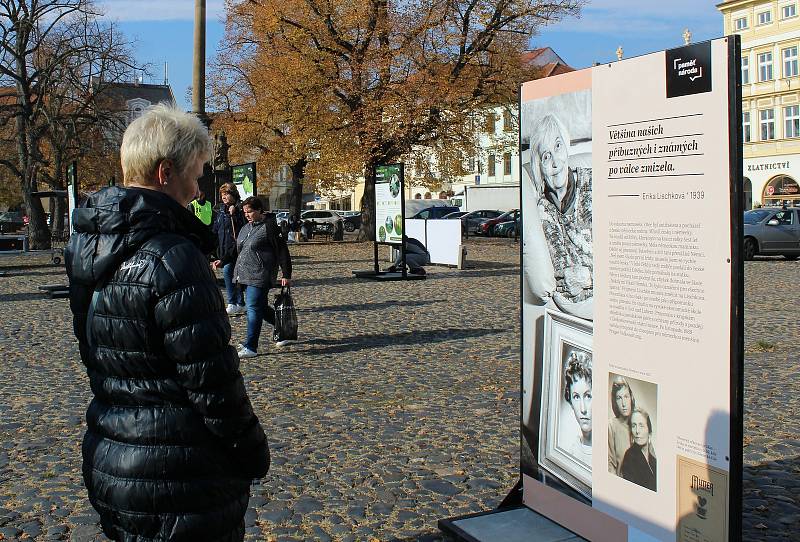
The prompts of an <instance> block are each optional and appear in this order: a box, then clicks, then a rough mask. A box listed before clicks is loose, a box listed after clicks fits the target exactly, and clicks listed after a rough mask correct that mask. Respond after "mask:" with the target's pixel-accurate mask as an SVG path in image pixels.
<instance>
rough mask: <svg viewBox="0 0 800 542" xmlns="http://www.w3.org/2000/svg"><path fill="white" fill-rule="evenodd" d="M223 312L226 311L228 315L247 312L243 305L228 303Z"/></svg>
mask: <svg viewBox="0 0 800 542" xmlns="http://www.w3.org/2000/svg"><path fill="white" fill-rule="evenodd" d="M225 312H227V313H228V314H229V315H230V316H236V315H238V314H244V313H245V312H247V309H246V308H245V306H244V305H233V304H230V303H229V304H228V307H227V308H226V309H225Z"/></svg>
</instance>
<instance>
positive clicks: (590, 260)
mask: <svg viewBox="0 0 800 542" xmlns="http://www.w3.org/2000/svg"><path fill="white" fill-rule="evenodd" d="M739 76H740V43H739V37H738V36H731V37H727V38H720V39H716V40H712V41H707V42H702V43H696V44H691V45H687V46H685V47H680V48H676V49H671V50H668V51H661V52H658V53H653V54H649V55H644V56H640V57H635V58H631V59H626V60H622V61H619V62H615V63H611V64H603V65H597V66H594V67H592V68H588V69H585V70H580V71H575V72H570V73H567V74H563V75H559V76H554V77H548V78H545V79H540V80H535V81H531V82H528V83H525V84H523V85H522V88H521V90H520V109H519V111H520V160H521V170H522V182H521V192H522V193H521V200H522V205H521V207H522V214H523V227H522V230H523V231H522V247H521V263H522V270H521V274H522V276H521V286H520V289H521V307H522V319H521V321H522V324H521V326H522V329H521V365H522V367H521V393H522V396H521V433H522V438H521V439H520V441H521V450H520V470H521V482H522V492H521V501H522V504H523V505H524V506H525V507H527V509H528V510H529V511H532V512H531V513H532V514H533V513H534V512H535V515H536V516H537V517H543V518H547V519H548V520H551V521H552V522H555V523H557V524H558V525H560V526H561V527H564V528H566V529H568V530H569V531H570V532H571V533H573V534H574V535H575V536H576V537H580V538H582V539H586V540H590V541H595V542H606V541H607V542H611V541H615V542H618V541H629V542H632V541H667V542H673V541H677V542H722V541H727V540H741V498H742V416H743V406H742V405H743V397H742V395H743V379H742V373H743V358H744V354H743V343H742V337H743V266H742V253H741V245H742V218H743V212H742V211H743V207H742V195H741V186H742V156H741V149H742V134H741V103H742V102H741V88H740V86H739V81H740V77H739ZM512 495H519V493H515V492H514V491H512V493H511V494H510V495H509V497H511V496H512ZM509 500H510V501H513V500H514V499H508V498H507V501H506V502H508V501H509ZM508 510H509V509H502V508H501V509H499V510H498V511H497V512H496V514H497V515H501V514H504V513H508ZM515 514H516V515H515V516H514V517H515V518H516V517H517V516H519V515H520V512H518V511H517V512H515ZM489 516H491V514H490V515H489ZM508 517H511V516H508ZM480 519H481V518H480V517H476V518H471V520H472V522H473V523H474V524H477V523H476V520H480ZM461 520H463V518H460V519H459V518H456V519H451V520H444V521H443V522H440V525H442V528H443V529H444V530H450V531H451V532H454V533H455V534H457V535H458V536H459V537H461V538H462V539H465V540H483V538H479V537H478V536H476V535H475V534H474V533H477V532H480V531H481V529H480V528H477V527H474V526H473V527H472V532H473V534H465V533H464V531H465V530H466V529H465V528H463V527H462V528H459V527H458V523H459V521H461ZM537 521H538V520H537ZM506 522H507V523H508V520H506ZM513 523H514V524H515V525H516V528H517V529H518V528H519V525H520V522H519V521H517V520H516V519H515V520H514V522H513ZM534 523H535V522H534ZM509 524H510V523H509ZM507 534H508V536H505V537H504V538H505V539H507V540H509V541H511V540H536V541H538V540H545V538H541V537H538V535H537V534H536V533H535V532H533V531H532V532H530V533H529V535H528V537H527V538H525V537H516V535H514V536H512V535H511V531H510V530H509V531H508V533H507ZM487 540H488V539H487ZM548 540H549V539H548Z"/></svg>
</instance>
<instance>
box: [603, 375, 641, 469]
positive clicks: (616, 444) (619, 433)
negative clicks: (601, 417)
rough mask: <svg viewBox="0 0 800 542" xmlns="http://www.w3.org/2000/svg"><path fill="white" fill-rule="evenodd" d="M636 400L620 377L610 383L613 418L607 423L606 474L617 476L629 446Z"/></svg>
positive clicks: (626, 382) (629, 387)
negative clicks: (632, 414)
mask: <svg viewBox="0 0 800 542" xmlns="http://www.w3.org/2000/svg"><path fill="white" fill-rule="evenodd" d="M635 408H636V400H635V399H634V397H633V391H632V390H631V386H630V384H628V381H627V380H626V379H625V377H622V376H616V377H614V380H613V381H612V382H611V410H612V411H613V412H614V417H613V418H611V419H610V420H609V421H608V472H611V473H613V474H617V475H619V469H620V467H621V466H622V458H623V457H624V456H625V452H627V451H628V448H630V446H631V429H630V419H631V413H632V412H633V409H635Z"/></svg>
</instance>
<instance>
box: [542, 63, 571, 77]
mask: <svg viewBox="0 0 800 542" xmlns="http://www.w3.org/2000/svg"><path fill="white" fill-rule="evenodd" d="M542 70H543V72H542V77H550V76H551V75H561V74H562V73H569V72H574V71H575V68H573V67H572V66H567V65H566V64H559V63H558V62H551V63H549V64H545V65H544V66H543V68H542Z"/></svg>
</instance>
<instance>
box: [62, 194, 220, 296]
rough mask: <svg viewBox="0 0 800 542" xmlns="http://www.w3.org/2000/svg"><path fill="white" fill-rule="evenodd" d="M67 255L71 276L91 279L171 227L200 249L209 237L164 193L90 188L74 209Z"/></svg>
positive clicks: (209, 243)
mask: <svg viewBox="0 0 800 542" xmlns="http://www.w3.org/2000/svg"><path fill="white" fill-rule="evenodd" d="M72 221H73V227H74V228H75V233H73V234H72V235H71V236H70V243H69V248H68V254H67V261H68V262H70V263H71V265H68V270H69V271H70V278H71V279H72V280H77V281H80V282H82V283H85V284H95V283H97V282H99V281H101V280H103V279H104V278H105V277H106V276H107V275H109V274H110V273H113V272H114V271H115V270H116V269H117V268H118V267H119V266H120V264H121V263H122V262H123V261H125V260H126V259H127V258H129V257H130V256H131V255H132V254H133V253H134V252H136V250H138V249H139V248H140V247H141V246H142V245H143V244H144V243H145V242H146V241H147V240H148V239H150V238H151V237H153V236H155V235H158V234H163V233H172V234H176V235H180V236H182V237H186V238H187V239H189V240H191V241H192V242H194V243H195V244H196V245H197V246H198V247H199V248H200V250H201V251H202V252H203V253H206V254H207V253H210V252H211V251H212V250H213V249H214V237H213V234H212V233H211V231H210V230H209V229H208V228H207V227H206V226H204V225H203V224H202V223H201V222H200V221H199V220H198V219H197V218H196V217H195V216H194V215H193V214H192V213H191V212H190V211H189V210H188V209H185V208H183V207H181V205H180V204H179V203H178V202H176V201H175V200H173V199H172V198H171V197H169V196H168V195H166V194H163V193H161V192H158V191H155V190H148V189H145V188H121V187H110V188H104V189H102V190H100V191H98V192H95V193H94V194H92V195H91V196H89V199H88V200H87V201H86V203H85V204H84V205H83V206H82V207H80V208H78V209H75V210H74V211H73V214H72Z"/></svg>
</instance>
